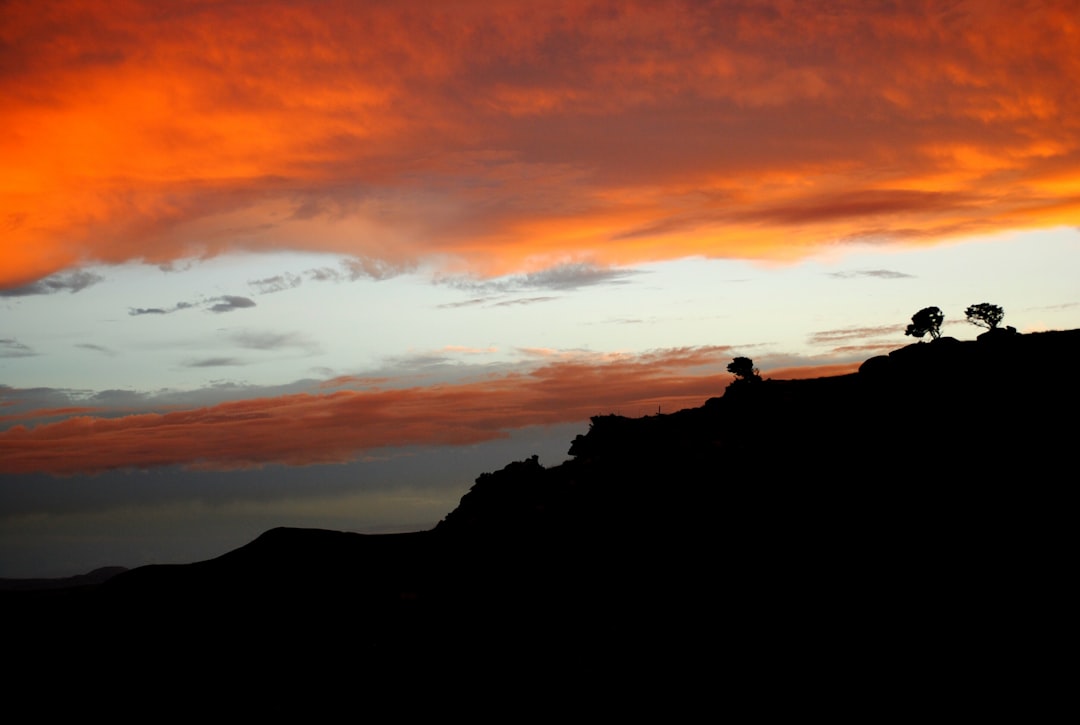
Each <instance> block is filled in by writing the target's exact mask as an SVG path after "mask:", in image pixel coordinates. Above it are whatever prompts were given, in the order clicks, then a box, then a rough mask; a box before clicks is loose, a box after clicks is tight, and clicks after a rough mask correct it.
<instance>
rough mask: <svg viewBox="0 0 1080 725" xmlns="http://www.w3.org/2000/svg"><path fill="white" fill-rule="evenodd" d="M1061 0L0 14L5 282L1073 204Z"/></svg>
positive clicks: (1079, 165) (1072, 66)
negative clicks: (228, 259)
mask: <svg viewBox="0 0 1080 725" xmlns="http://www.w3.org/2000/svg"><path fill="white" fill-rule="evenodd" d="M1077 18H1078V14H1077V12H1076V6H1075V3H1074V2H1070V1H1069V0H1060V1H1059V2H1042V3H1038V4H1037V5H1036V6H1035V7H1025V6H1023V5H1022V4H1016V3H1011V2H1005V1H1004V0H1001V1H998V2H995V1H993V0H985V1H981V2H971V3H963V2H961V3H936V2H929V3H921V4H916V5H912V6H904V7H901V8H892V9H889V10H885V9H880V10H879V9H875V7H873V6H870V5H867V4H865V3H852V4H851V5H850V6H849V7H846V8H841V11H839V12H834V13H825V12H815V11H814V10H813V9H808V8H805V7H803V6H802V5H798V4H794V3H791V2H789V0H771V1H767V2H756V3H750V4H746V5H741V4H738V3H720V4H717V5H716V6H708V5H704V6H703V5H702V4H701V3H697V2H689V1H687V2H673V3H666V4H656V3H652V2H644V1H643V0H642V1H641V2H626V1H625V0H619V1H618V2H616V1H615V0H610V1H609V2H596V3H589V4H582V3H579V2H574V1H573V0H565V1H563V2H545V3H532V2H516V1H508V2H500V3H497V4H492V3H486V2H485V3H481V2H456V3H453V4H450V5H439V4H432V3H427V2H419V0H401V2H396V3H393V4H384V3H374V2H372V3H338V2H327V3H307V2H289V1H287V0H279V1H277V2H267V3H260V4H257V5H251V4H248V3H242V4H241V3H237V4H232V3H228V2H225V3H208V4H204V3H188V2H168V1H164V2H156V3H146V2H137V1H136V0H130V1H129V2H108V3H106V2H98V1H93V0H84V1H83V2H79V1H77V0H64V1H63V2H49V1H48V0H41V1H38V2H32V3H31V2H7V3H4V4H3V5H2V6H0V68H3V71H0V94H2V96H3V98H4V107H3V110H2V111H0V118H2V120H3V123H4V127H5V129H8V131H7V132H6V133H5V134H4V136H3V138H0V230H3V234H2V235H0V251H2V253H3V259H4V265H3V266H2V268H0V286H4V287H17V286H20V285H23V284H27V283H29V282H32V281H34V280H36V279H39V278H41V277H43V276H46V275H48V274H50V273H53V272H56V271H59V270H61V269H64V268H66V267H71V266H74V265H78V264H82V263H87V262H104V263H121V262H125V261H131V260H143V261H147V262H152V263H167V262H170V261H173V260H177V259H180V258H186V257H193V256H194V257H197V256H206V255H213V254H218V253H221V252H225V251H229V250H254V251H259V250H273V249H300V250H316V251H328V252H337V253H343V254H355V255H360V256H364V257H365V258H369V259H377V260H382V261H385V262H388V263H390V264H391V265H403V264H409V263H415V262H417V261H419V260H429V259H430V260H435V261H437V262H438V263H440V264H444V265H447V266H449V267H456V268H468V269H471V270H473V271H476V272H481V273H492V274H494V273H500V274H501V273H507V272H511V271H521V270H523V269H536V268H540V267H544V266H548V265H550V264H552V263H555V262H562V261H566V260H567V259H581V258H588V259H591V260H594V261H597V262H606V263H617V264H618V263H633V262H639V261H643V260H657V259H668V258H674V257H681V256H686V255H692V254H704V255H708V256H736V257H768V258H790V257H795V256H798V255H802V254H805V253H807V252H809V251H812V250H813V249H814V248H815V247H816V246H817V245H820V244H826V243H833V242H835V241H837V240H846V239H866V238H874V239H878V240H899V241H906V242H912V241H927V240H929V241H932V240H935V239H940V238H944V237H949V236H956V235H961V234H972V233H982V232H990V231H996V230H1002V229H1010V228H1033V227H1039V226H1046V225H1056V224H1075V223H1077V221H1078V220H1080V191H1078V190H1080V172H1077V169H1080V97H1078V96H1077V94H1076V93H1075V92H1074V89H1075V87H1076V85H1077V82H1078V81H1080V55H1078V54H1077V53H1076V52H1075V47H1076V41H1077V38H1078V37H1080V21H1078V19H1077Z"/></svg>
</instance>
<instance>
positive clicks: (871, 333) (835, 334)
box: [809, 325, 904, 347]
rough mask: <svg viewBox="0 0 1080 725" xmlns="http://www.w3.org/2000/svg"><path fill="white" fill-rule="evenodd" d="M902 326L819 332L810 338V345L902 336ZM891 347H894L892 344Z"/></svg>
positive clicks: (879, 326)
mask: <svg viewBox="0 0 1080 725" xmlns="http://www.w3.org/2000/svg"><path fill="white" fill-rule="evenodd" d="M903 332H904V325H877V326H874V327H843V328H838V329H835V330H821V331H819V332H815V333H814V334H813V335H811V336H810V340H809V342H810V344H811V345H835V344H836V343H838V342H844V341H848V340H862V339H865V338H873V337H882V336H884V335H890V336H894V337H895V336H896V335H897V334H898V333H899V334H900V335H901V336H902V335H903ZM893 347H896V345H895V344H894V345H893Z"/></svg>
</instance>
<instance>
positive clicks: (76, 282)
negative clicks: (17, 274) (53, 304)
mask: <svg viewBox="0 0 1080 725" xmlns="http://www.w3.org/2000/svg"><path fill="white" fill-rule="evenodd" d="M103 279H105V278H104V277H102V276H101V275H100V274H94V273H93V272H87V271H85V270H79V271H77V272H72V273H71V274H55V275H53V276H51V277H46V278H45V279H40V280H38V281H37V282H34V283H32V284H28V285H23V286H22V287H15V288H14V289H5V290H0V297H30V296H32V295H54V294H56V293H58V292H69V293H72V294H74V293H75V292H81V291H82V290H84V289H86V288H87V287H90V286H91V285H95V284H97V283H98V282H100V281H102V280H103Z"/></svg>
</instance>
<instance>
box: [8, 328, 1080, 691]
mask: <svg viewBox="0 0 1080 725" xmlns="http://www.w3.org/2000/svg"><path fill="white" fill-rule="evenodd" d="M1078 358H1080V330H1072V331H1066V332H1045V333H1032V334H1026V335H1019V334H1008V333H1006V332H1005V331H1001V330H999V331H995V332H994V334H991V333H986V334H984V335H982V336H980V338H979V339H978V340H977V341H968V342H959V341H956V340H954V339H951V338H942V339H939V340H936V341H934V342H929V343H915V344H913V345H909V346H907V347H904V348H901V349H898V350H895V351H894V352H892V353H891V354H889V355H886V356H880V357H876V358H872V359H870V360H867V361H866V362H865V363H864V364H863V365H862V367H861V368H860V370H859V371H858V372H857V373H852V374H850V375H844V376H838V377H830V378H819V379H814V380H764V381H762V382H760V383H756V384H754V385H743V386H739V385H734V386H732V387H730V388H729V389H728V390H727V391H726V393H725V394H723V395H722V396H719V397H716V398H712V399H710V400H708V401H706V402H705V403H704V405H702V406H701V407H699V408H694V409H689V410H683V411H680V412H678V413H674V414H669V415H656V416H650V417H645V418H637V419H630V418H624V417H621V416H616V415H609V416H597V417H595V418H593V419H592V422H591V425H590V427H589V430H588V431H587V432H586V433H584V434H582V435H579V436H578V437H577V438H576V439H575V440H574V441H573V442H572V445H571V448H570V453H571V454H572V458H571V459H570V460H568V461H566V462H565V463H562V464H560V465H558V466H553V467H550V468H546V467H544V466H542V465H541V464H540V463H539V461H538V460H537V459H536V457H533V458H531V459H526V460H524V461H518V462H513V463H510V464H508V465H507V466H506V467H504V468H503V469H501V470H499V471H496V472H493V473H485V474H482V475H481V476H479V478H477V480H476V484H475V485H474V486H473V488H472V489H471V490H470V491H469V492H468V493H467V494H466V495H465V496H464V497H463V498H462V500H461V502H460V505H459V506H458V507H457V508H456V509H454V510H453V511H451V512H450V513H448V514H447V516H446V517H445V518H444V519H443V521H441V522H440V523H439V524H438V526H436V527H435V528H434V529H432V530H430V531H423V532H416V533H412V534H397V535H361V534H352V533H343V532H334V531H321V530H306V529H274V530H272V531H268V532H266V533H265V534H263V535H262V536H260V537H259V538H258V539H256V540H255V541H253V542H251V543H250V544H248V545H247V546H244V547H241V548H240V549H237V550H235V551H232V552H229V553H227V554H225V555H223V556H221V557H218V558H216V559H213V560H209V561H204V562H199V563H194V564H188V565H182V566H180V565H178V566H145V567H139V568H137V569H133V570H130V571H126V572H123V573H121V574H119V575H117V576H114V577H112V578H111V579H109V580H108V581H107V582H105V583H104V584H101V585H98V586H95V587H89V588H87V587H82V588H80V589H79V590H78V594H77V595H76V594H73V593H71V592H70V591H69V592H68V594H66V595H65V594H63V590H61V592H57V591H52V592H39V593H37V594H36V595H35V596H33V597H30V596H25V595H26V594H27V593H22V595H20V593H17V592H16V593H7V594H5V595H4V596H3V597H0V603H3V605H4V606H5V607H6V608H7V609H8V611H9V612H11V613H12V616H16V617H24V618H26V619H27V620H31V619H33V620H36V621H48V622H50V623H51V624H50V625H49V627H48V629H49V631H50V632H63V633H64V636H68V637H70V636H81V634H84V633H85V632H87V631H89V630H93V629H95V628H100V627H101V626H102V624H101V623H102V622H107V623H108V627H109V628H110V629H109V631H110V635H109V636H110V637H114V636H123V635H124V634H125V633H127V634H128V635H131V634H132V632H133V631H139V632H146V631H150V632H152V636H153V647H154V648H155V649H159V648H164V647H172V648H179V649H180V650H184V649H185V648H195V647H202V646H204V645H205V643H207V642H220V641H225V640H228V641H242V642H246V643H247V644H248V645H251V644H252V643H261V646H263V647H268V646H269V644H268V643H270V642H272V643H273V647H275V648H279V649H280V648H287V649H288V648H291V649H288V651H290V652H296V651H299V652H301V653H302V655H301V656H321V655H324V654H325V653H326V652H327V651H329V650H331V649H332V650H334V651H347V652H350V653H351V656H352V657H354V658H361V659H366V660H367V661H380V662H388V661H393V662H397V663H398V664H399V665H400V664H401V663H402V662H403V661H408V662H410V663H415V662H416V659H417V658H419V659H420V660H423V661H425V662H429V663H430V662H432V661H434V660H432V659H431V658H436V659H438V658H444V657H446V656H453V655H454V653H458V654H460V653H466V652H467V653H470V655H471V656H474V657H477V656H482V657H484V658H487V661H489V662H505V663H514V664H516V665H521V664H522V662H523V660H527V661H529V662H531V663H532V664H534V665H535V664H536V663H537V662H548V661H550V660H551V658H556V659H558V660H559V661H560V662H561V663H562V664H561V666H562V667H567V666H571V667H572V668H573V669H574V671H575V672H578V674H580V673H581V672H582V671H583V670H582V668H584V669H585V670H588V669H589V668H590V667H592V666H593V664H595V665H596V666H600V665H599V663H603V664H604V666H608V667H617V668H633V667H637V666H649V667H652V666H657V667H659V668H660V669H665V668H674V669H676V670H678V671H679V672H681V673H682V675H681V676H686V677H689V678H691V680H693V681H697V682H699V684H701V683H700V681H699V680H698V679H697V678H701V677H705V678H706V679H708V678H710V677H713V676H715V677H722V678H724V679H725V681H726V682H727V683H728V684H732V683H746V684H747V686H753V687H763V688H766V686H765V684H763V683H766V682H778V681H789V680H790V679H791V676H792V672H795V673H801V674H798V675H797V676H796V677H795V679H800V677H801V678H802V679H806V680H807V681H809V680H808V679H807V678H812V679H815V681H816V678H819V677H825V676H832V677H835V678H840V679H842V680H843V681H844V682H845V683H847V686H851V687H859V688H863V691H864V692H868V691H873V690H874V688H878V687H883V686H884V685H883V684H882V683H883V681H884V680H888V681H889V682H891V683H895V682H897V681H904V682H910V681H914V680H917V681H920V682H921V683H922V684H921V685H918V686H919V687H923V688H943V687H946V685H945V684H944V683H950V684H949V686H959V685H958V684H957V682H958V681H959V680H960V679H964V680H965V681H966V680H967V678H971V677H980V678H985V682H992V681H997V678H1001V677H1006V673H1010V676H1011V675H1013V674H1015V671H1014V665H1015V661H1016V659H1015V658H1031V657H1033V656H1035V654H1036V653H1035V649H1036V648H1037V647H1038V646H1039V643H1040V642H1042V641H1044V638H1047V637H1055V636H1058V635H1057V632H1056V627H1057V626H1058V625H1057V621H1056V620H1055V618H1054V617H1055V614H1056V612H1057V609H1058V608H1059V607H1061V606H1062V605H1061V600H1060V599H1059V595H1060V591H1059V590H1060V589H1061V587H1062V585H1061V584H1059V582H1061V581H1062V577H1063V575H1064V574H1065V573H1066V572H1065V571H1062V570H1061V569H1060V568H1061V567H1063V566H1064V562H1063V558H1062V552H1064V551H1067V550H1068V546H1067V544H1066V534H1065V532H1066V531H1067V530H1068V529H1067V528H1066V527H1068V526H1071V522H1066V521H1064V518H1065V516H1066V515H1067V513H1066V512H1068V511H1071V510H1072V509H1071V506H1069V507H1067V508H1066V506H1065V502H1066V501H1067V500H1069V497H1068V496H1067V492H1068V489H1070V488H1071V482H1072V480H1073V479H1075V478H1076V473H1075V465H1074V461H1073V458H1074V455H1073V448H1074V445H1075V440H1076V425H1075V422H1074V421H1075V415H1076V411H1077V403H1078V401H1080V377H1078V376H1077V374H1076V372H1075V369H1076V366H1075V362H1076V361H1077V359H1078ZM1070 571H1071V569H1070ZM147 612H153V613H154V619H153V621H152V622H151V624H149V625H148V624H145V622H146V619H145V618H146V613H147ZM136 622H138V623H141V624H139V625H138V626H136V625H135V624H134V623H136ZM155 622H156V624H154V623H155ZM56 623H62V624H56ZM257 649H258V648H257ZM258 651H263V650H262V649H258ZM275 651H278V650H275ZM701 657H704V658H705V660H704V661H707V662H711V663H713V665H705V664H702V665H700V666H698V665H695V664H694V663H697V662H699V658H701ZM440 661H441V660H440ZM1025 661H1026V660H1025ZM718 662H722V663H724V664H723V667H722V669H723V672H722V673H721V672H720V671H719V670H717V669H708V668H709V667H715V668H720V665H719V664H717V663H718ZM589 663H593V664H589ZM631 663H635V664H631ZM646 663H648V664H647V665H646ZM663 663H666V664H663ZM661 665H663V666H661ZM508 666H509V664H508ZM701 667H705V668H707V669H705V670H702V669H700V668H701ZM911 667H917V668H918V670H917V676H916V675H915V674H914V673H913V671H912V670H911V669H910V668H911ZM688 668H689V669H691V670H693V672H692V673H691V672H689V671H688ZM960 671H962V672H960ZM444 674H445V673H444ZM898 678H899V679H898ZM688 681H689V680H688ZM1014 682H1015V680H1014ZM766 689H767V688H766Z"/></svg>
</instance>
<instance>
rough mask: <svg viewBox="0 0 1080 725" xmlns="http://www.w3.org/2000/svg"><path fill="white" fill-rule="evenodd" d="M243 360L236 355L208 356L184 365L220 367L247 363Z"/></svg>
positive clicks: (190, 366)
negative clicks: (235, 356)
mask: <svg viewBox="0 0 1080 725" xmlns="http://www.w3.org/2000/svg"><path fill="white" fill-rule="evenodd" d="M246 364H247V363H245V362H244V361H243V360H238V359H237V358H234V357H208V358H203V359H201V360H192V361H191V362H187V363H184V367H188V368H220V367H234V366H238V365H246Z"/></svg>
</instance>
